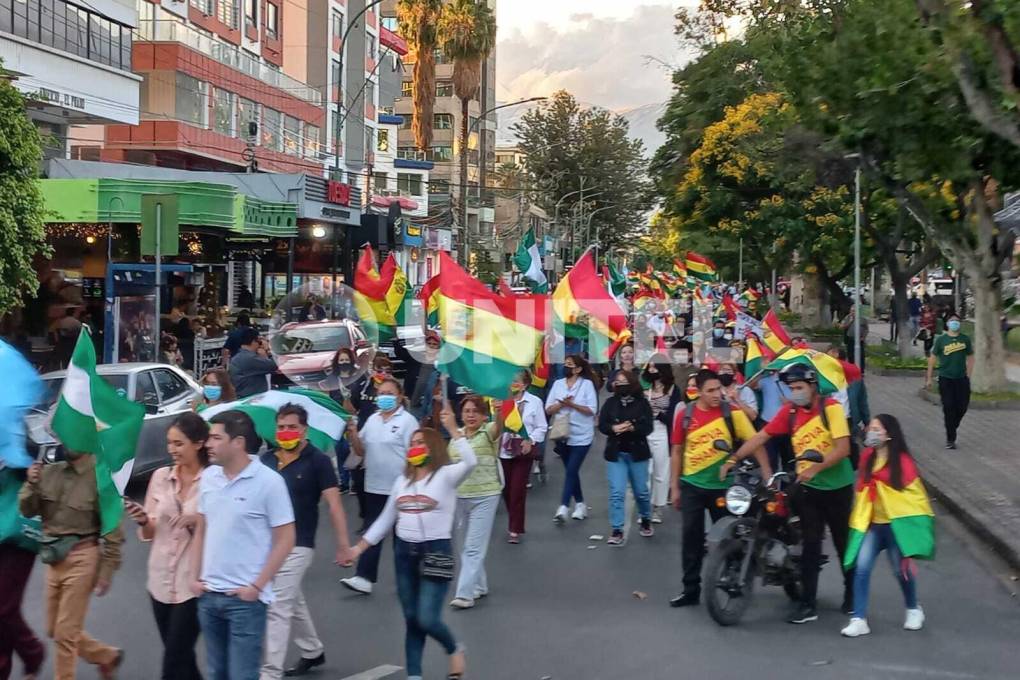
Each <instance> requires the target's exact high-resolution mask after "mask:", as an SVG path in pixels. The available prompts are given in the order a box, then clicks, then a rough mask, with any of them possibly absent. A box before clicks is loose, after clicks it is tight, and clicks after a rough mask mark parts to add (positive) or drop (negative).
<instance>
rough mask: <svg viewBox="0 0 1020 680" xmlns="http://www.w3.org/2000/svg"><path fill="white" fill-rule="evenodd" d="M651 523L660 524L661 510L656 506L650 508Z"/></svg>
mask: <svg viewBox="0 0 1020 680" xmlns="http://www.w3.org/2000/svg"><path fill="white" fill-rule="evenodd" d="M652 524H662V511H661V510H659V509H658V508H655V509H654V510H652Z"/></svg>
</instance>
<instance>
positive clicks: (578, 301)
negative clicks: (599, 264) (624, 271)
mask: <svg viewBox="0 0 1020 680" xmlns="http://www.w3.org/2000/svg"><path fill="white" fill-rule="evenodd" d="M552 307H553V312H554V313H555V315H556V318H557V319H558V321H559V322H560V323H561V324H562V325H563V330H564V335H566V336H567V337H571V338H588V340H589V349H588V354H589V356H590V357H591V361H592V363H605V362H606V361H608V360H609V358H610V357H611V356H612V355H613V354H614V353H615V352H616V349H617V348H618V347H619V346H620V345H622V344H623V343H624V342H626V341H627V339H628V338H629V337H630V330H629V329H628V328H627V313H626V312H625V311H624V310H623V309H622V308H621V307H620V305H619V303H618V302H617V301H616V300H615V299H614V298H613V297H612V296H611V295H610V294H609V292H608V291H607V290H606V289H605V287H604V286H603V285H602V281H601V280H599V277H598V274H596V272H595V257H594V255H593V254H592V252H591V250H590V249H589V250H588V251H587V252H586V253H585V254H584V255H582V256H581V259H579V260H578V261H577V263H576V264H575V265H574V267H573V269H571V270H570V271H569V272H568V273H567V275H566V276H564V277H563V278H562V279H561V280H560V283H559V285H558V286H556V290H555V291H554V292H553V295H552Z"/></svg>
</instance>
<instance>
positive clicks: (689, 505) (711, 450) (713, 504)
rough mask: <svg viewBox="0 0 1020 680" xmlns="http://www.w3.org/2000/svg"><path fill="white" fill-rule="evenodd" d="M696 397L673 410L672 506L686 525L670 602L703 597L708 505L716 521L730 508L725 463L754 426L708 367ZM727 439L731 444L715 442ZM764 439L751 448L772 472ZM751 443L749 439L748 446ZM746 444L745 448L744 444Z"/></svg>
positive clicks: (765, 472) (688, 603)
mask: <svg viewBox="0 0 1020 680" xmlns="http://www.w3.org/2000/svg"><path fill="white" fill-rule="evenodd" d="M694 379H695V381H696V385H697V390H698V396H697V399H696V400H695V401H693V402H691V403H688V404H687V405H686V406H684V407H682V408H678V409H677V410H676V413H675V414H674V415H673V436H672V438H671V441H672V442H673V445H672V463H673V467H672V474H671V475H670V479H671V480H672V488H671V498H672V501H673V507H674V508H676V509H677V510H679V511H680V512H681V513H682V514H681V521H682V522H683V528H682V529H681V534H680V535H681V542H682V546H683V572H684V574H683V585H684V590H683V592H682V593H681V594H680V595H678V596H676V597H674V598H673V599H672V600H670V601H669V606H671V607H689V606H692V605H696V604H698V603H699V602H701V565H702V561H703V560H704V559H705V511H706V510H707V511H708V514H709V516H710V517H711V519H712V521H713V522H715V521H717V520H718V519H719V518H720V517H722V516H723V515H725V514H726V508H725V506H720V505H719V500H720V499H722V498H724V497H725V495H726V489H727V488H729V486H730V483H729V480H727V479H726V472H728V467H727V466H726V465H725V463H727V461H728V460H732V459H731V458H729V456H730V453H731V452H732V451H734V449H735V448H736V444H737V441H738V440H742V441H745V442H749V441H752V440H753V439H754V437H755V436H756V435H755V433H754V426H753V425H751V421H750V420H748V419H747V416H745V415H744V412H743V411H740V410H736V409H732V410H731V409H730V406H729V404H727V403H725V402H724V401H723V398H722V383H721V382H720V381H719V375H718V374H717V373H716V372H715V371H713V370H711V369H708V368H703V369H701V370H700V371H698V372H697V373H696V374H695V375H694ZM719 440H722V441H723V442H725V443H726V444H727V447H728V448H727V449H726V450H721V449H718V448H716V447H715V442H716V441H719ZM763 443H764V442H759V443H758V444H756V445H755V446H754V448H753V449H748V452H747V453H748V454H750V453H751V452H752V451H753V453H754V454H755V457H756V458H757V459H758V463H759V464H760V465H761V471H762V476H763V477H765V478H766V479H767V478H768V477H770V476H771V475H772V470H771V468H770V467H769V462H768V457H767V456H766V455H765V451H764V449H761V445H762V444H763ZM746 445H747V444H746V443H745V446H746ZM741 450H743V449H741Z"/></svg>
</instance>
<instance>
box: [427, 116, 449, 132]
mask: <svg viewBox="0 0 1020 680" xmlns="http://www.w3.org/2000/svg"><path fill="white" fill-rule="evenodd" d="M432 127H434V128H435V129H437V130H452V129H453V114H450V113H437V114H435V116H433V119H432Z"/></svg>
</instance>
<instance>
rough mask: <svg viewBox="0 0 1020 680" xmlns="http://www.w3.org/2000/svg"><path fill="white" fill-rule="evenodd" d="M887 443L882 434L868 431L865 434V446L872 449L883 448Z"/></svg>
mask: <svg viewBox="0 0 1020 680" xmlns="http://www.w3.org/2000/svg"><path fill="white" fill-rule="evenodd" d="M884 443H885V437H883V436H882V433H881V432H872V431H871V430H868V431H867V432H865V433H864V445H865V446H870V447H872V448H874V447H876V446H881V445H882V444H884Z"/></svg>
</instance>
